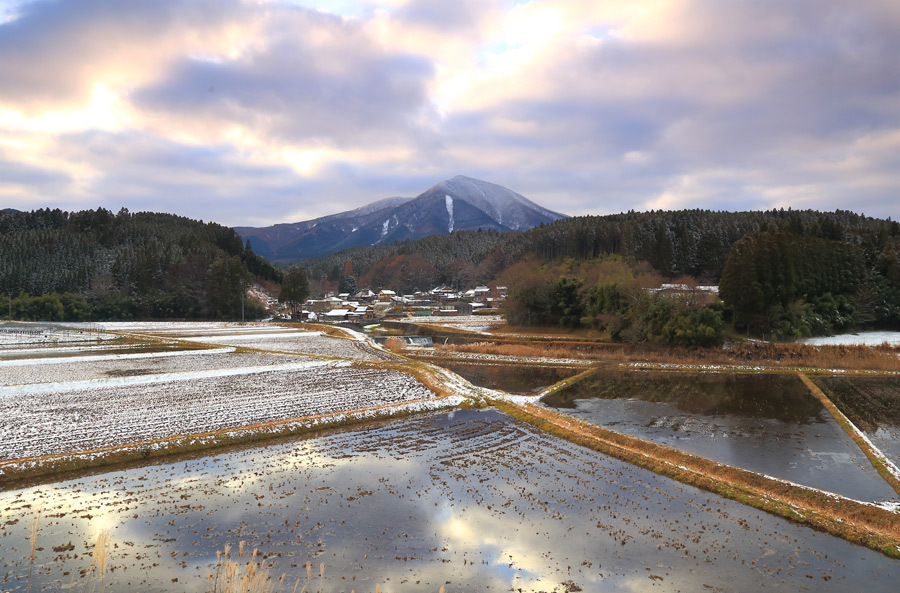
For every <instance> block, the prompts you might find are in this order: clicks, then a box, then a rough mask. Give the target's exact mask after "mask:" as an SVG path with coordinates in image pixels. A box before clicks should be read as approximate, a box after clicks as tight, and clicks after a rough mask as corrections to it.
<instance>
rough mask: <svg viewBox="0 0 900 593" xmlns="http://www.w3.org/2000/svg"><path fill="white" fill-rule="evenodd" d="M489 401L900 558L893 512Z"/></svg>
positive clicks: (549, 428) (528, 407)
mask: <svg viewBox="0 0 900 593" xmlns="http://www.w3.org/2000/svg"><path fill="white" fill-rule="evenodd" d="M492 404H493V405H495V406H496V407H497V408H498V409H500V410H502V411H504V412H506V413H508V414H510V415H512V416H514V417H516V418H519V419H520V420H523V421H525V422H528V423H529V424H532V425H533V426H536V427H538V428H540V429H542V430H544V431H546V432H549V433H551V434H555V435H557V436H560V437H562V438H565V439H568V440H570V441H573V442H576V443H578V444H581V445H584V446H587V447H589V448H591V449H594V450H597V451H600V452H602V453H604V454H607V455H610V456H612V457H615V458H616V459H620V460H622V461H626V462H628V463H632V464H634V465H637V466H639V467H643V468H646V469H649V470H651V471H653V472H655V473H657V474H660V475H664V476H667V477H670V478H673V479H675V480H678V481H679V482H682V483H685V484H689V485H692V486H696V487H698V488H702V489H704V490H707V491H710V492H715V493H717V494H719V495H721V496H724V497H726V498H730V499H733V500H736V501H739V502H742V503H745V504H748V505H751V506H753V507H756V508H759V509H762V510H765V511H767V512H770V513H773V514H776V515H779V516H781V517H784V518H787V519H790V520H791V521H795V522H799V523H803V524H806V525H809V526H811V527H813V528H815V529H818V530H821V531H825V532H827V533H830V534H832V535H836V536H838V537H842V538H844V539H847V540H849V541H852V542H854V543H857V544H860V545H863V546H866V547H869V548H872V549H874V550H878V551H880V552H882V553H884V554H886V555H888V556H891V557H894V558H900V514H898V513H896V512H892V511H889V510H886V509H883V508H881V507H878V506H875V505H872V504H866V503H861V502H857V501H854V500H851V499H848V498H844V497H841V496H837V495H835V494H831V493H829V492H824V491H821V490H816V489H812V488H806V487H803V486H799V485H796V484H792V483H789V482H786V481H783V480H777V479H774V478H769V477H767V476H764V475H761V474H757V473H754V472H750V471H746V470H742V469H739V468H735V467H731V466H727V465H724V464H720V463H716V462H714V461H710V460H708V459H705V458H702V457H698V456H695V455H690V454H688V453H684V452H681V451H678V450H676V449H672V448H669V447H665V446H663V445H658V444H655V443H650V442H648V441H645V440H642V439H638V438H634V437H630V436H627V435H623V434H619V433H616V432H613V431H610V430H607V429H604V428H601V427H599V426H595V425H591V424H587V423H584V422H580V421H578V420H576V419H574V418H572V417H570V416H566V415H564V414H560V413H558V412H555V411H553V410H549V409H547V408H543V407H540V406H536V405H533V404H523V405H516V404H512V403H510V402H506V401H496V402H492Z"/></svg>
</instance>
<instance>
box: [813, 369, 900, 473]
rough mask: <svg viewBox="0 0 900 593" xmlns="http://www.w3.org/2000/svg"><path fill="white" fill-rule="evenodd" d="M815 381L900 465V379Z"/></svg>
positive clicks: (871, 378) (852, 420)
mask: <svg viewBox="0 0 900 593" xmlns="http://www.w3.org/2000/svg"><path fill="white" fill-rule="evenodd" d="M815 382H816V384H817V385H819V386H820V387H821V388H822V389H823V390H824V391H825V393H826V395H828V398H829V399H830V400H831V401H832V402H834V403H835V405H837V406H838V408H840V410H841V411H842V412H843V413H844V414H845V415H846V416H847V417H848V418H849V419H850V421H851V422H853V424H855V425H856V427H857V428H859V429H860V430H862V431H863V432H864V433H865V435H866V437H867V438H868V439H869V440H870V441H872V443H873V444H874V445H875V446H876V447H878V448H879V449H880V450H881V452H882V453H884V454H885V455H886V456H887V457H888V459H890V460H891V461H893V462H894V464H895V465H896V464H900V377H843V376H830V377H816V378H815Z"/></svg>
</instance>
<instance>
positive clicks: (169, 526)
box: [0, 411, 900, 593]
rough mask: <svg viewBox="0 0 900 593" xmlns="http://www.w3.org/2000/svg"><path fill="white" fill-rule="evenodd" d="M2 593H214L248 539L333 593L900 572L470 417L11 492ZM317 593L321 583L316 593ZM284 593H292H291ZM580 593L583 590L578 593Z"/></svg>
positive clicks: (532, 434) (764, 518)
mask: <svg viewBox="0 0 900 593" xmlns="http://www.w3.org/2000/svg"><path fill="white" fill-rule="evenodd" d="M0 509H4V510H3V522H2V526H0V535H2V539H0V546H2V553H0V557H2V562H0V574H4V573H5V574H6V575H7V576H6V577H4V578H3V579H2V581H0V590H4V591H6V590H12V591H24V590H25V588H26V582H27V574H28V555H29V551H30V548H29V540H28V534H29V527H30V523H31V517H32V513H33V512H35V511H36V510H37V509H41V517H42V518H41V525H40V532H39V535H38V540H37V543H38V548H39V549H38V551H37V554H36V557H35V567H34V576H33V583H32V590H33V591H38V590H59V589H61V588H63V587H64V586H66V585H68V583H69V582H70V581H72V580H74V582H75V583H77V584H78V585H77V586H76V588H77V589H81V588H82V587H81V584H82V583H83V581H82V580H81V577H80V575H79V573H78V571H80V570H87V569H88V568H89V567H90V557H89V556H87V555H86V554H87V551H88V545H89V543H90V541H92V538H93V537H94V536H95V534H96V533H98V532H99V531H100V530H103V529H107V530H109V534H110V540H111V542H112V549H111V552H110V559H109V563H110V566H111V570H110V572H108V573H107V574H106V577H105V578H106V580H105V586H106V589H107V590H109V591H172V590H178V591H203V590H205V589H204V588H205V573H206V570H207V568H209V567H210V566H212V565H213V564H214V562H215V552H216V550H221V549H222V548H223V547H224V546H225V545H226V544H236V543H237V542H238V541H240V540H244V541H246V542H247V544H248V545H249V546H250V547H251V548H252V547H258V548H259V549H260V551H261V552H262V553H263V554H265V555H268V556H270V557H271V559H272V570H273V572H274V573H275V574H281V573H282V572H287V573H288V574H289V578H290V582H291V586H293V582H294V579H296V578H298V577H304V578H305V574H306V571H305V569H304V568H303V566H304V565H305V563H306V562H307V561H310V562H312V563H313V566H314V569H313V570H314V574H317V573H318V567H319V565H320V563H323V564H324V565H325V579H324V580H325V583H324V587H323V590H324V591H350V590H351V589H352V590H356V591H361V592H362V591H374V590H375V586H376V584H380V587H381V590H382V591H385V593H387V592H391V591H434V592H436V591H438V589H439V588H440V587H441V586H444V587H445V589H446V591H448V592H453V591H491V590H494V591H507V590H520V589H521V590H523V591H553V590H556V591H562V590H564V589H565V585H564V583H575V584H577V585H578V586H580V587H582V588H583V590H585V591H603V590H645V589H650V588H652V589H653V590H660V591H676V590H682V591H699V590H707V589H708V590H732V591H733V590H739V591H748V590H756V589H759V588H763V587H766V588H772V587H781V588H782V589H783V590H792V591H793V590H799V589H802V588H811V589H815V590H821V591H830V590H840V591H846V590H866V591H894V590H895V586H896V581H897V579H898V578H900V562H898V561H895V560H891V559H888V558H886V557H884V556H881V555H880V554H878V553H876V552H872V551H870V550H867V549H864V548H860V547H857V546H853V545H851V544H848V543H847V542H844V541H843V540H839V539H837V538H833V537H831V536H828V535H824V534H821V533H818V532H815V531H813V530H811V529H808V528H804V527H800V526H797V525H793V524H791V523H788V522H787V521H784V520H781V519H778V518H775V517H772V516H769V515H766V514H764V513H761V512H759V511H757V510H754V509H751V508H749V507H745V506H743V505H740V504H738V503H734V502H731V501H727V500H722V499H719V498H717V497H714V496H712V495H708V494H706V493H703V492H700V491H698V490H696V489H694V488H691V487H687V486H684V485H681V484H678V483H675V482H672V481H671V480H668V479H666V478H661V477H659V476H656V475H655V474H652V473H650V472H647V471H645V470H642V469H639V468H635V467H632V466H629V465H626V464H624V463H621V462H618V461H616V460H612V459H609V458H606V457H604V456H602V455H600V454H598V453H595V452H593V451H589V450H586V449H583V448H581V447H578V446H576V445H572V444H569V443H567V442H564V441H560V440H558V439H556V438H553V437H550V436H547V435H545V434H543V433H540V432H537V431H536V430H535V429H532V428H531V427H528V426H525V425H522V424H520V423H518V422H516V421H514V420H511V419H509V418H508V417H506V416H504V415H502V414H500V413H498V412H495V411H486V412H474V411H460V412H456V413H452V414H445V415H436V416H431V417H426V418H418V419H412V420H407V421H405V422H395V423H391V424H386V425H380V426H378V427H369V428H368V429H365V430H363V429H358V430H353V431H346V432H337V433H328V434H322V435H320V436H317V437H315V438H309V439H296V440H290V441H280V442H278V443H274V444H269V445H267V446H261V447H245V448H238V449H231V450H228V451H220V452H217V453H216V454H214V455H210V456H202V457H194V458H184V459H181V460H178V461H170V462H167V463H160V464H154V465H148V466H144V467H136V468H131V469H124V470H117V471H109V472H105V473H100V474H96V475H93V476H89V477H83V478H78V479H73V480H69V481H65V482H59V483H54V484H47V485H40V486H32V487H27V488H21V489H15V490H8V491H6V492H3V493H0ZM317 588H318V585H317V584H316V583H313V589H314V590H315V589H317ZM289 589H290V587H289ZM572 590H576V589H572Z"/></svg>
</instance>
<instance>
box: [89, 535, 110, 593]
mask: <svg viewBox="0 0 900 593" xmlns="http://www.w3.org/2000/svg"><path fill="white" fill-rule="evenodd" d="M108 559H109V532H108V531H106V530H105V529H104V530H103V531H101V532H100V533H98V534H97V539H96V540H95V541H94V551H93V559H92V560H91V569H90V570H89V571H88V578H87V581H85V583H84V591H85V593H86V592H87V590H88V585H90V584H91V580H92V579H93V576H94V569H95V568H96V569H97V570H98V571H99V573H100V593H103V585H104V583H103V578H104V574H105V573H106V561H107V560H108ZM95 586H96V585H95ZM94 590H95V589H94V588H92V589H91V591H94Z"/></svg>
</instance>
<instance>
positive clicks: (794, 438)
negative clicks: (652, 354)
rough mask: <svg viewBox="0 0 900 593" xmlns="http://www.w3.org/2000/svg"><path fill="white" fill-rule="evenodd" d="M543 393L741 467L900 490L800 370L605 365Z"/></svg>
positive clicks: (870, 497) (880, 496) (576, 410)
mask: <svg viewBox="0 0 900 593" xmlns="http://www.w3.org/2000/svg"><path fill="white" fill-rule="evenodd" d="M856 380H857V379H854V380H853V381H854V382H855V381H856ZM545 401H546V402H548V403H549V404H550V405H553V406H557V407H562V408H570V409H568V410H567V412H569V413H571V414H572V415H573V416H575V417H576V418H580V419H582V420H586V421H588V422H591V423H593V424H597V425H599V426H603V427H605V428H610V429H613V430H616V431H619V432H623V433H625V434H628V435H631V436H637V437H640V438H643V439H647V440H650V441H652V442H655V443H660V444H663V445H667V446H670V447H674V448H676V449H679V450H682V451H686V452H688V453H693V454H696V455H701V456H703V457H707V458H709V459H713V460H715V461H719V462H722V463H727V464H729V465H734V466H737V467H740V468H743V469H748V470H751V471H755V472H758V473H763V474H766V475H770V476H774V477H777V478H782V479H786V480H790V481H792V482H796V483H799V484H803V485H806V486H811V487H814V488H820V489H823V490H827V491H829V492H835V493H838V494H842V495H844V496H847V497H849V498H854V499H856V500H864V501H871V502H892V501H897V500H898V495H897V493H896V492H895V491H894V490H893V489H892V488H891V487H890V486H889V485H888V484H887V483H886V482H885V481H884V480H883V479H881V477H880V476H879V475H878V473H877V472H876V471H875V470H874V468H873V467H872V465H871V463H869V461H868V459H867V458H866V457H865V455H864V454H863V453H862V451H860V449H859V447H858V446H857V445H856V444H855V443H854V442H853V440H852V439H851V438H850V437H849V436H848V435H847V433H846V432H845V431H844V430H843V429H842V428H841V427H840V426H839V425H838V423H837V422H836V421H835V420H834V418H832V417H831V416H830V415H829V414H828V412H827V411H826V410H825V409H824V408H823V406H822V404H821V403H820V402H819V401H818V400H817V399H815V398H814V397H813V396H811V395H810V393H809V390H808V389H806V387H805V386H804V385H803V383H802V382H801V381H800V380H799V379H798V378H797V377H796V376H794V375H790V374H787V375H780V374H759V373H729V374H724V373H698V372H654V371H601V372H598V373H596V374H595V375H593V376H592V377H590V378H588V379H586V380H584V381H581V382H579V383H577V384H576V385H573V386H571V387H569V388H567V389H565V390H562V391H559V392H557V393H554V394H553V395H552V396H549V397H546V398H545Z"/></svg>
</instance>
